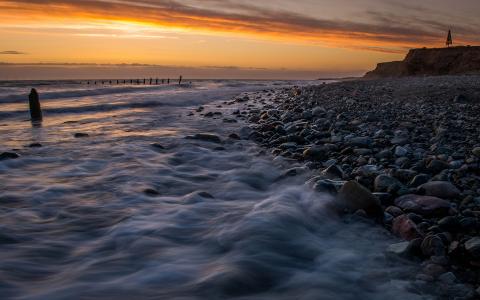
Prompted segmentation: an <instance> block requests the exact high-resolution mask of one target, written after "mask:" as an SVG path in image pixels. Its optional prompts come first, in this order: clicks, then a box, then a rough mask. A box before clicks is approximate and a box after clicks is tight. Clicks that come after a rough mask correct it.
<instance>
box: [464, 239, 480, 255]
mask: <svg viewBox="0 0 480 300" xmlns="http://www.w3.org/2000/svg"><path fill="white" fill-rule="evenodd" d="M465 250H466V251H467V253H468V254H470V255H471V256H472V257H474V258H480V237H478V236H477V237H474V238H471V239H469V240H468V241H466V242H465Z"/></svg>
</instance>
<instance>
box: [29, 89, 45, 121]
mask: <svg viewBox="0 0 480 300" xmlns="http://www.w3.org/2000/svg"><path fill="white" fill-rule="evenodd" d="M28 102H29V104H30V117H31V120H32V122H34V121H42V119H43V116H42V108H41V107H40V99H39V97H38V93H37V90H36V89H32V90H31V91H30V95H28Z"/></svg>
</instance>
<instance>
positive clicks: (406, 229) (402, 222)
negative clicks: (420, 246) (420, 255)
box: [392, 215, 421, 241]
mask: <svg viewBox="0 0 480 300" xmlns="http://www.w3.org/2000/svg"><path fill="white" fill-rule="evenodd" d="M392 231H393V233H394V234H396V235H398V236H400V237H402V238H403V239H405V240H407V241H411V240H413V239H415V238H417V237H419V236H421V234H420V232H419V231H418V229H417V225H415V223H414V222H413V221H412V220H410V219H409V218H408V217H407V215H401V216H398V217H396V218H395V219H394V220H393V226H392Z"/></svg>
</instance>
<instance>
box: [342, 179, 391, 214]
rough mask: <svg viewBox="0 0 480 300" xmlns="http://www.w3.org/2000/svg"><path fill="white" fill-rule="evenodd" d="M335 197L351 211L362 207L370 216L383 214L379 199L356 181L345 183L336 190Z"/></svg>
mask: <svg viewBox="0 0 480 300" xmlns="http://www.w3.org/2000/svg"><path fill="white" fill-rule="evenodd" d="M337 199H338V201H339V202H340V203H341V204H342V205H343V206H345V207H346V208H347V209H348V210H349V211H351V212H355V211H357V210H359V209H363V210H364V211H365V212H366V213H367V214H368V215H369V216H371V217H373V216H375V217H378V216H382V215H383V211H382V207H381V205H380V201H379V200H378V199H377V198H376V197H375V196H374V195H373V194H372V193H371V192H370V191H369V190H368V189H367V188H365V187H364V186H362V185H361V184H359V183H358V182H356V181H349V182H347V183H345V184H344V185H343V186H342V188H341V189H340V191H339V192H338V197H337Z"/></svg>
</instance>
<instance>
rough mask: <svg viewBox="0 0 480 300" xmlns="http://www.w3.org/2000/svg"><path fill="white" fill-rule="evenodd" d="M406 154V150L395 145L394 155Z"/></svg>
mask: <svg viewBox="0 0 480 300" xmlns="http://www.w3.org/2000/svg"><path fill="white" fill-rule="evenodd" d="M407 154H408V150H407V149H406V148H404V147H402V146H397V147H395V156H397V157H403V156H405V155H407Z"/></svg>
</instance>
